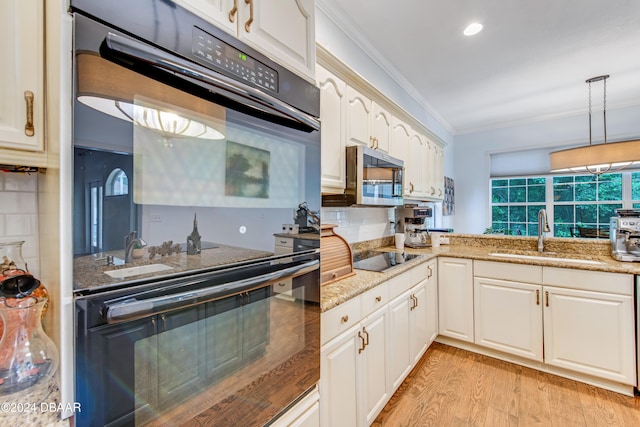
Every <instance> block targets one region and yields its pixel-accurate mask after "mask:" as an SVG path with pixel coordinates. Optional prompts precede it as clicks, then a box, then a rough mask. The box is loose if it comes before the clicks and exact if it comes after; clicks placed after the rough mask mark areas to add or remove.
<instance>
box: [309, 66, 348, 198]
mask: <svg viewBox="0 0 640 427" xmlns="http://www.w3.org/2000/svg"><path fill="white" fill-rule="evenodd" d="M316 72H317V78H318V87H319V88H320V121H321V123H322V130H321V132H320V140H321V144H322V159H321V168H322V178H321V179H322V192H323V193H339V194H341V193H342V192H343V191H344V187H345V102H346V101H345V100H346V98H345V97H346V90H347V84H346V83H345V82H344V81H342V80H341V79H339V78H338V77H336V76H335V75H333V74H332V73H330V72H329V71H327V70H326V69H325V68H323V67H321V66H319V65H318V66H317V69H316Z"/></svg>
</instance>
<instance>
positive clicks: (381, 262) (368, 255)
mask: <svg viewBox="0 0 640 427" xmlns="http://www.w3.org/2000/svg"><path fill="white" fill-rule="evenodd" d="M420 256H422V255H415V254H406V253H400V252H376V251H364V252H361V253H359V254H356V255H354V256H353V268H357V269H358V270H369V271H387V270H389V269H391V268H393V267H396V266H398V265H401V264H403V263H405V262H406V261H409V260H412V259H414V258H418V257H420Z"/></svg>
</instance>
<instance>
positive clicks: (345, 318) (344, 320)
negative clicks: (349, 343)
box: [340, 315, 349, 323]
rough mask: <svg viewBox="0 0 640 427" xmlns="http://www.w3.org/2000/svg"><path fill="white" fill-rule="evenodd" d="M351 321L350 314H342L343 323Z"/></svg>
mask: <svg viewBox="0 0 640 427" xmlns="http://www.w3.org/2000/svg"><path fill="white" fill-rule="evenodd" d="M348 321H349V316H346V315H345V316H342V318H341V319H340V322H342V323H347V322H348Z"/></svg>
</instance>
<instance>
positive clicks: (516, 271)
mask: <svg viewBox="0 0 640 427" xmlns="http://www.w3.org/2000/svg"><path fill="white" fill-rule="evenodd" d="M473 275H474V276H475V277H488V278H491V279H502V280H511V281H514V282H524V283H538V284H540V283H542V267H541V266H539V265H523V264H511V263H509V262H494V261H474V262H473Z"/></svg>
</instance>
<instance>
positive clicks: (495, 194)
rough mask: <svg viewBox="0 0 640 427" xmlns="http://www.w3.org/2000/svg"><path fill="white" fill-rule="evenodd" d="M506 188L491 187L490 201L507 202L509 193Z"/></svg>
mask: <svg viewBox="0 0 640 427" xmlns="http://www.w3.org/2000/svg"><path fill="white" fill-rule="evenodd" d="M508 191H509V190H508V189H507V188H493V189H491V203H507V202H508V201H509V193H508Z"/></svg>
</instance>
